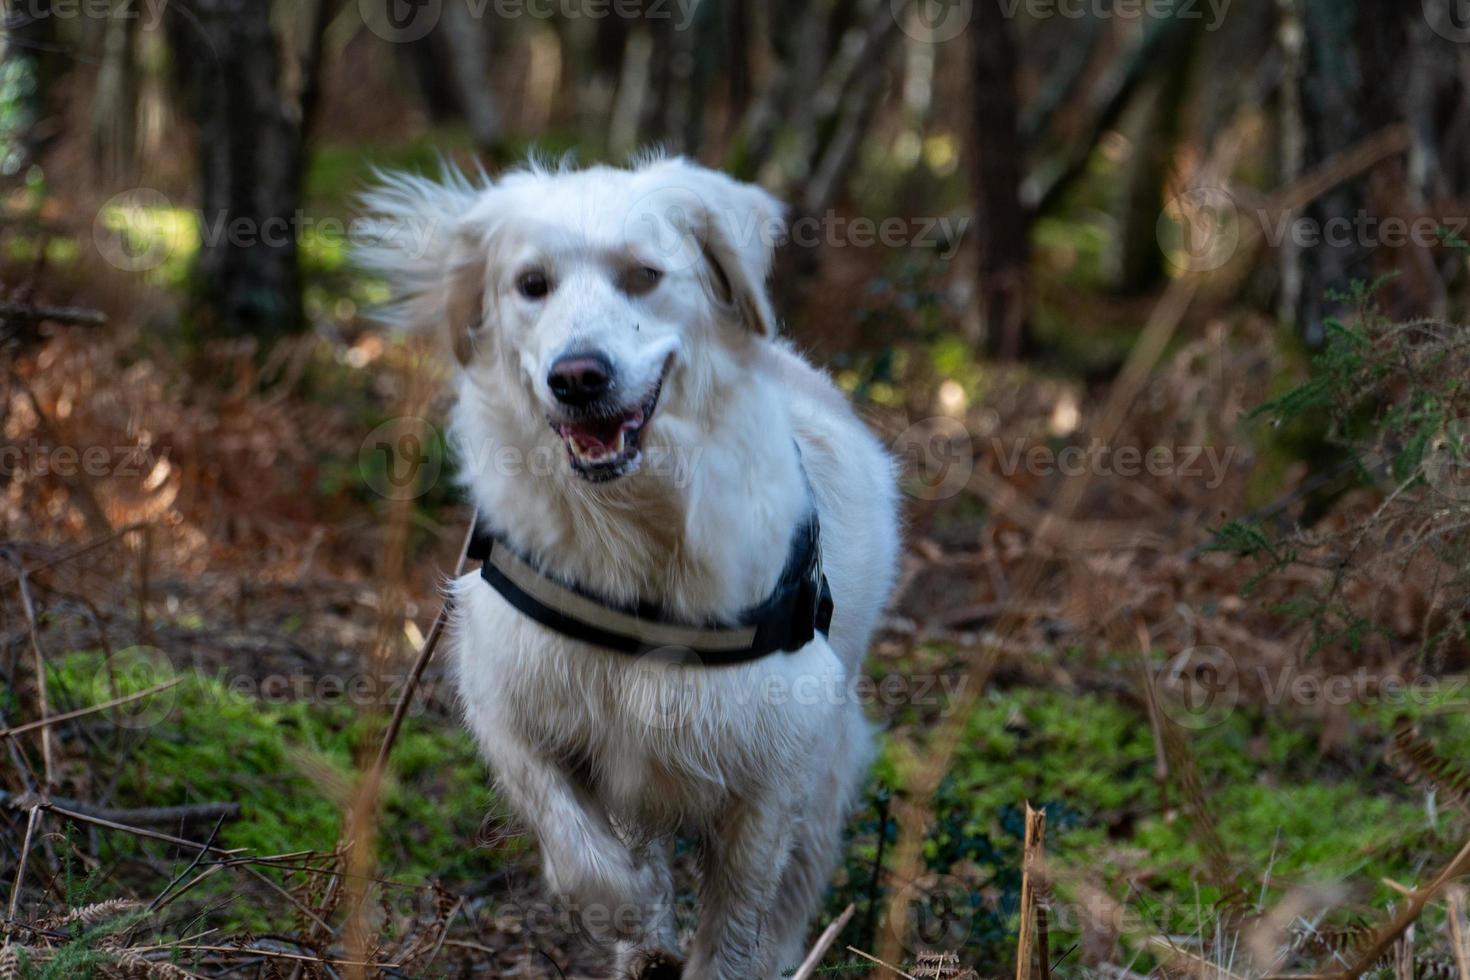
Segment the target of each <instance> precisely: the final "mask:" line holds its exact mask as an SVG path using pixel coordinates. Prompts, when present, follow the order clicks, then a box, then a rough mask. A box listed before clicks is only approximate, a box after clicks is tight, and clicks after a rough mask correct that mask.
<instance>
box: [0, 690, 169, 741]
mask: <svg viewBox="0 0 1470 980" xmlns="http://www.w3.org/2000/svg"><path fill="white" fill-rule="evenodd" d="M183 682H184V679H183V678H182V677H175V678H174V679H173V680H171V681H164V682H163V683H162V684H158V685H155V686H153V687H150V688H148V690H146V691H138V692H137V693H135V694H125V695H123V696H122V697H117V698H113V699H112V700H111V701H104V702H102V703H101V704H94V705H92V706H91V707H90V708H78V709H77V710H75V711H65V712H62V713H61V714H59V715H47V716H46V717H45V718H41V719H39V720H37V721H29V722H26V723H25V724H24V725H16V726H15V727H14V728H0V738H14V737H15V736H17V735H23V734H25V733H26V732H29V731H33V730H34V729H37V728H45V727H46V726H47V725H55V724H56V723H57V722H62V721H71V720H72V719H73V718H81V717H84V716H86V715H93V714H96V713H97V712H99V711H106V710H107V709H108V708H116V707H117V706H118V705H121V704H127V703H128V702H130V701H140V700H142V699H143V698H147V697H152V696H153V695H155V694H160V693H162V692H164V691H167V690H168V689H169V688H171V687H174V686H176V685H178V684H182V683H183Z"/></svg>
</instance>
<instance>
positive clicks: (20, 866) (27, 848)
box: [6, 807, 41, 921]
mask: <svg viewBox="0 0 1470 980" xmlns="http://www.w3.org/2000/svg"><path fill="white" fill-rule="evenodd" d="M40 822H41V808H40V807H36V808H35V809H33V810H32V811H31V812H30V816H29V817H28V818H27V819H26V836H25V839H24V840H23V841H21V844H20V860H19V861H18V862H17V863H16V866H15V884H14V885H12V886H11V888H10V907H9V909H8V910H7V911H6V918H8V919H10V920H11V921H14V920H15V911H16V909H17V907H19V905H20V889H21V885H23V884H25V878H26V858H28V857H30V854H31V838H32V837H33V836H35V833H36V825H37V824H38V823H40Z"/></svg>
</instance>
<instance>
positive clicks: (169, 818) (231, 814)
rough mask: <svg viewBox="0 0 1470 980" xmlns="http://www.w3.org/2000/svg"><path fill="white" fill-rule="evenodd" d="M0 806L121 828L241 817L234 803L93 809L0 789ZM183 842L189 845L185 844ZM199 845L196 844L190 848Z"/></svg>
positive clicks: (61, 799) (75, 803)
mask: <svg viewBox="0 0 1470 980" xmlns="http://www.w3.org/2000/svg"><path fill="white" fill-rule="evenodd" d="M0 806H3V807H9V808H11V809H16V810H26V809H32V808H35V809H42V808H49V809H52V810H56V811H57V812H58V813H62V814H64V815H66V814H75V815H77V816H80V817H84V818H87V819H89V820H93V821H110V822H112V823H114V824H117V825H118V827H119V828H121V829H130V828H129V827H127V826H124V825H129V824H132V825H137V824H144V825H154V824H179V823H201V822H203V821H205V820H233V819H234V818H235V817H238V816H239V815H240V804H238V803H235V802H233V801H226V802H222V803H186V804H183V805H181V806H147V807H138V808H136V809H118V808H114V807H99V806H93V805H92V804H90V803H85V802H83V801H81V800H69V799H66V798H65V797H60V796H52V797H44V798H43V797H40V796H36V795H34V794H29V793H7V792H6V791H4V790H0ZM184 843H191V842H189V841H185V842H184ZM192 846H196V847H197V846H199V845H192Z"/></svg>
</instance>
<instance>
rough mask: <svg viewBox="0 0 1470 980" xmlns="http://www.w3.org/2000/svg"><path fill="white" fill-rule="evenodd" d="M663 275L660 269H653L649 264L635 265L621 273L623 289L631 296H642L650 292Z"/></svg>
mask: <svg viewBox="0 0 1470 980" xmlns="http://www.w3.org/2000/svg"><path fill="white" fill-rule="evenodd" d="M663 277H664V273H663V270H662V269H655V268H654V267H653V266H651V265H643V266H637V267H635V268H632V269H629V270H628V271H627V272H624V273H623V283H622V285H623V291H624V292H626V293H628V294H630V295H633V296H642V295H643V294H644V293H648V292H652V291H653V288H654V287H655V286H657V285H658V284H659V280H661V279H663Z"/></svg>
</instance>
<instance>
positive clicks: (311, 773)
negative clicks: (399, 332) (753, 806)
mask: <svg viewBox="0 0 1470 980" xmlns="http://www.w3.org/2000/svg"><path fill="white" fill-rule="evenodd" d="M0 9H3V11H4V28H3V34H0V364H3V376H0V392H3V393H0V514H3V531H0V742H3V743H4V744H3V745H0V915H3V918H0V977H3V978H7V980H8V978H10V977H32V976H35V977H43V976H44V977H71V976H83V975H107V976H148V977H153V976H164V977H180V976H226V975H231V976H246V977H277V976H280V977H338V976H379V975H382V976H408V977H418V976H492V977H499V976H525V977H555V976H599V975H603V974H600V973H599V972H598V970H599V969H600V966H599V964H600V963H601V962H602V961H601V958H600V957H599V956H598V955H597V954H596V952H595V951H592V950H590V949H589V948H588V947H587V946H586V945H585V943H583V942H582V941H581V940H580V938H579V937H578V936H577V934H576V931H575V929H573V928H572V927H571V925H570V924H569V923H568V922H567V921H566V920H565V917H564V916H562V915H560V914H559V913H558V912H557V911H556V909H555V907H554V906H553V905H549V904H547V903H546V901H545V899H544V898H543V897H542V896H541V895H540V893H539V891H538V886H537V884H536V875H535V864H534V855H533V854H532V853H531V848H530V846H529V845H528V844H527V843H526V842H525V841H524V840H523V839H522V838H521V837H520V835H519V832H518V830H517V828H516V827H515V826H514V825H513V824H512V823H511V822H509V821H508V820H507V819H506V818H505V817H504V816H503V815H501V814H500V813H499V812H498V811H497V809H496V807H495V802H494V800H493V798H492V795H491V793H490V791H489V789H488V784H487V780H486V777H485V774H484V773H483V771H482V769H481V767H480V766H479V764H478V763H477V762H476V761H475V759H474V756H473V752H472V750H471V748H470V746H469V743H468V740H467V738H466V737H465V736H464V735H462V734H461V733H460V731H459V728H458V724H457V719H456V717H455V709H454V707H453V705H452V704H451V703H450V698H449V697H448V695H447V694H446V693H445V689H444V686H443V682H442V674H441V668H442V665H441V664H440V663H439V662H438V661H431V662H430V663H429V665H428V668H427V670H426V671H425V672H424V673H423V675H422V677H421V678H420V677H418V676H417V674H416V673H415V671H414V669H413V666H412V665H413V664H414V663H415V662H416V657H417V656H418V654H419V651H421V650H422V649H423V647H424V645H425V643H426V642H432V639H433V638H434V637H436V636H437V632H438V630H437V628H436V626H435V623H436V614H437V613H438V612H439V609H440V597H439V594H438V592H437V588H438V586H439V584H440V583H441V582H442V580H443V577H444V576H445V575H446V574H448V573H450V572H451V571H452V570H453V569H454V567H455V565H456V556H457V555H458V554H459V553H460V549H461V546H462V542H463V535H464V532H465V526H466V523H467V521H468V519H469V514H468V511H467V508H466V506H465V504H464V502H463V500H462V499H461V498H460V497H459V496H458V495H457V493H456V491H455V490H454V489H453V488H452V486H451V485H450V482H449V481H448V479H447V478H446V475H447V473H448V472H449V471H450V469H451V468H452V466H453V461H452V460H450V459H447V458H446V452H447V450H446V449H445V446H444V443H443V439H442V436H441V435H440V432H439V429H438V423H439V420H440V419H442V412H443V407H444V402H443V393H442V380H443V379H442V374H441V373H440V371H439V369H438V368H437V366H436V361H435V360H434V359H433V358H431V357H429V356H427V355H426V354H425V353H424V352H423V351H421V350H419V349H417V348H416V347H415V346H414V345H412V344H410V343H407V342H405V341H404V340H403V339H402V338H396V337H393V336H390V335H388V334H386V333H384V332H383V331H382V330H380V329H379V328H378V327H376V326H375V325H374V324H373V322H372V320H371V316H370V314H371V310H372V308H373V306H374V305H375V304H377V303H381V302H382V301H383V300H384V299H385V298H386V296H385V291H384V287H383V284H382V283H381V282H377V281H374V280H373V279H371V278H370V277H367V276H365V275H363V274H361V273H360V272H358V271H356V270H355V269H354V268H353V266H352V263H351V247H352V244H353V241H354V238H355V236H356V235H358V234H360V233H362V229H363V226H362V225H361V223H360V218H361V216H360V215H359V213H358V212H357V211H356V207H355V199H356V195H357V194H358V193H359V192H360V191H361V190H362V189H363V188H364V186H365V185H366V184H367V183H368V182H369V181H370V180H371V177H372V173H373V170H374V168H376V167H385V168H403V167H407V168H416V169H420V170H423V171H425V172H430V173H432V172H435V171H437V169H438V167H439V166H440V162H441V161H442V160H450V161H454V162H456V163H458V164H460V165H463V166H468V167H473V166H474V165H476V163H477V162H478V163H481V164H483V165H484V166H485V167H486V169H487V170H489V171H490V172H491V173H492V174H493V173H494V172H496V171H497V170H499V169H501V168H503V167H506V166H510V165H514V164H515V163H517V162H518V161H521V160H523V159H524V158H525V157H526V155H527V154H528V153H532V152H537V153H541V154H544V155H548V156H550V157H553V158H555V157H557V156H559V155H561V154H563V153H571V154H573V156H574V158H575V159H576V160H578V161H581V162H594V161H604V160H605V161H610V162H621V161H623V160H625V159H626V158H627V157H628V156H629V155H630V154H631V153H633V152H635V151H637V150H639V149H640V148H646V147H649V146H655V145H656V146H662V147H664V148H666V149H667V150H668V151H670V152H675V153H682V154H687V155H689V156H691V157H694V158H697V159H698V160H700V161H701V162H704V163H706V164H709V165H711V166H716V167H720V168H723V169H725V170H727V171H729V172H731V173H733V174H735V175H737V176H739V177H741V178H743V179H746V180H752V181H758V182H760V183H761V184H763V185H765V186H766V187H767V188H769V189H771V190H772V191H774V192H776V193H777V194H779V195H780V196H781V197H782V198H783V199H784V200H786V201H787V202H789V204H790V206H791V219H792V228H793V233H792V235H791V236H790V239H789V240H788V241H786V242H784V243H783V244H782V246H781V248H780V250H779V252H778V257H777V271H776V275H775V282H774V286H773V288H774V289H775V290H776V294H777V296H778V298H779V308H780V309H781V311H782V313H783V316H784V319H785V323H786V329H787V332H788V333H789V334H790V335H791V336H792V337H793V338H794V340H795V342H796V343H797V344H798V345H799V346H800V347H801V348H803V349H804V350H806V351H807V352H808V353H809V354H810V356H811V357H812V358H813V359H814V360H816V361H817V362H818V363H820V364H822V365H824V366H825V367H826V368H827V369H829V370H830V371H832V372H833V374H834V376H835V377H836V378H837V379H838V380H839V382H840V383H841V385H842V386H843V387H844V388H845V389H846V390H847V391H849V392H850V394H851V395H852V397H853V399H854V400H855V402H856V403H857V404H858V405H859V407H860V410H861V411H862V412H863V414H864V415H865V417H866V418H868V419H869V420H870V422H871V424H872V425H873V426H874V428H875V429H876V430H877V431H878V432H880V433H881V434H882V436H883V437H884V438H885V439H886V440H887V441H888V442H889V443H890V444H891V446H892V447H893V452H894V455H895V457H896V458H897V459H898V460H899V461H900V463H901V464H902V467H903V479H904V486H905V489H906V491H907V523H908V541H907V554H906V559H905V566H904V574H903V578H902V586H901V590H900V595H899V598H898V600H897V602H896V605H895V607H894V608H893V609H892V610H890V612H889V614H888V616H887V618H886V620H885V623H884V627H883V631H882V634H881V637H880V641H879V642H878V644H877V645H876V646H875V648H874V650H873V651H872V654H871V658H870V661H869V672H870V673H871V675H872V676H873V678H874V681H875V684H874V686H873V688H872V689H871V690H870V691H869V692H868V693H869V695H870V700H871V702H872V713H873V715H874V716H875V717H877V718H879V719H880V720H881V721H882V722H883V723H884V726H885V729H886V735H885V742H884V750H883V755H882V758H881V761H880V764H879V767H878V771H877V773H876V774H875V777H874V779H873V781H872V783H871V785H870V786H869V788H868V791H867V795H866V798H865V801H864V806H863V809H862V810H861V812H859V813H858V814H856V815H855V817H854V819H853V821H852V823H851V826H850V828H849V836H850V844H849V848H848V857H847V860H846V862H845V865H844V867H843V869H842V870H841V872H840V874H839V875H838V877H837V880H836V881H834V888H833V894H832V898H831V903H830V912H831V917H832V918H835V917H836V916H837V915H838V914H839V913H841V912H843V910H844V909H846V908H847V907H848V906H849V905H851V906H852V907H853V914H852V915H851V916H850V917H848V918H846V919H845V920H844V923H843V927H842V930H841V935H840V937H839V939H838V940H837V942H836V943H835V944H834V945H833V946H832V948H831V949H830V950H829V951H828V953H827V955H826V957H825V959H824V960H823V963H824V966H823V967H822V969H823V970H824V971H830V972H834V973H838V974H852V975H872V976H896V975H913V976H964V975H968V974H965V973H964V972H963V971H964V970H966V969H973V970H974V971H975V973H976V975H978V976H987V977H989V976H1003V975H1004V976H1009V975H1012V974H1015V975H1017V976H1018V977H1025V976H1041V977H1045V976H1048V975H1052V974H1055V975H1057V976H1097V977H1115V978H1132V977H1139V976H1146V975H1156V976H1171V977H1172V976H1190V977H1211V978H1244V977H1250V978H1261V977H1267V976H1344V977H1347V976H1359V975H1375V976H1384V977H1395V978H1403V980H1408V978H1413V977H1451V978H1455V977H1457V978H1459V980H1470V926H1467V923H1466V918H1465V897H1464V896H1465V885H1466V883H1467V879H1466V876H1467V874H1470V846H1467V836H1470V820H1467V815H1470V711H1467V707H1470V684H1467V683H1466V675H1467V674H1470V634H1467V629H1470V619H1467V616H1470V580H1467V579H1470V562H1467V554H1466V546H1467V533H1470V479H1467V473H1470V471H1467V468H1466V463H1467V461H1470V460H1467V452H1466V447H1467V440H1466V437H1467V434H1470V425H1467V420H1470V390H1467V386H1470V337H1467V334H1466V332H1465V330H1464V329H1463V328H1462V327H1460V326H1459V324H1461V323H1463V322H1464V321H1465V318H1466V312H1467V311H1466V302H1467V298H1470V291H1467V285H1470V276H1467V271H1470V265H1467V263H1470V245H1467V239H1470V11H1467V10H1466V8H1465V4H1464V3H1463V0H295V2H270V0H0ZM1028 804H1029V805H1030V806H1031V807H1034V808H1036V809H1037V810H1044V811H1045V814H1046V817H1045V828H1044V835H1043V834H1042V833H1040V832H1039V828H1037V827H1036V826H1035V825H1034V824H1033V826H1032V828H1031V838H1032V840H1031V845H1030V848H1029V850H1030V851H1032V852H1033V859H1032V860H1029V861H1028V860H1024V859H1023V851H1025V850H1027V849H1028V848H1027V847H1026V845H1025V843H1024V840H1023V838H1025V837H1026V824H1027V820H1026V812H1027V809H1026V808H1027V805H1028ZM1043 840H1044V848H1043V846H1042V842H1043ZM1042 850H1044V853H1045V857H1044V858H1042V857H1039V856H1037V854H1038V853H1039V852H1040V851H1042ZM692 901H693V899H692V896H688V895H685V896H681V903H682V906H683V907H684V910H685V912H688V909H689V907H690V906H691V903H692ZM854 949H855V950H859V951H861V952H853V950H854ZM941 954H943V955H941ZM948 954H954V955H953V957H952V962H950V960H951V958H950V957H949V956H948ZM869 956H876V957H878V958H879V959H882V960H884V961H886V962H887V963H889V964H891V965H893V966H895V967H899V968H901V969H902V970H903V971H904V973H903V974H899V973H897V972H895V971H893V970H889V969H888V968H885V967H882V966H877V965H875V964H874V963H873V962H872V961H871V960H870V959H868V958H867V957H869Z"/></svg>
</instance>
